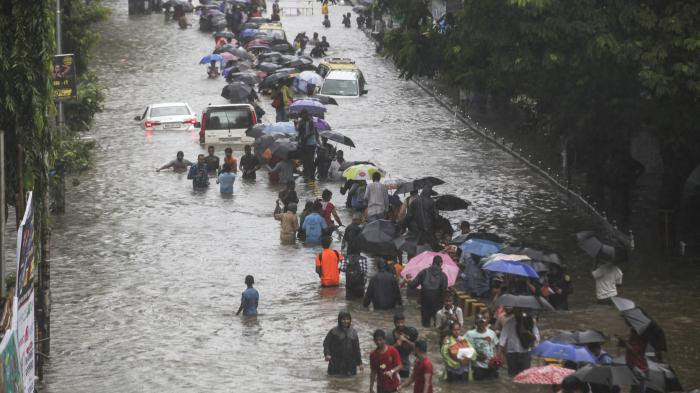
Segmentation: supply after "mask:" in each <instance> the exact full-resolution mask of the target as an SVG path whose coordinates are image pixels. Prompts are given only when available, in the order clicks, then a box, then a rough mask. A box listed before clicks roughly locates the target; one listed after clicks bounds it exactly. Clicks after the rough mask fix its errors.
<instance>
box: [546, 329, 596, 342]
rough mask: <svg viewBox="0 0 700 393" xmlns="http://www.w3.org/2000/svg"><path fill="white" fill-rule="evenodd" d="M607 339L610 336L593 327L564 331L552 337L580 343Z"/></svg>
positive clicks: (554, 339) (559, 340)
mask: <svg viewBox="0 0 700 393" xmlns="http://www.w3.org/2000/svg"><path fill="white" fill-rule="evenodd" d="M607 340H608V337H607V336H606V335H605V334H604V333H603V332H601V331H599V330H593V329H588V330H577V331H573V332H571V331H567V332H562V333H560V334H558V335H556V336H554V338H552V341H556V342H560V343H566V344H578V345H585V344H592V343H602V342H605V341H607Z"/></svg>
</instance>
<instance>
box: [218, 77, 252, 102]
mask: <svg viewBox="0 0 700 393" xmlns="http://www.w3.org/2000/svg"><path fill="white" fill-rule="evenodd" d="M252 91H253V88H252V87H250V86H248V85H246V84H245V83H243V82H232V83H231V84H228V85H226V86H224V88H223V89H222V90H221V96H222V97H224V98H226V99H227V100H230V101H233V102H241V101H247V100H248V97H249V96H250V93H251V92H252Z"/></svg>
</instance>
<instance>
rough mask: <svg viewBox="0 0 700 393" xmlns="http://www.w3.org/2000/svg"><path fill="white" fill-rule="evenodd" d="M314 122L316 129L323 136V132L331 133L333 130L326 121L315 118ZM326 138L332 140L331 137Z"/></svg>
mask: <svg viewBox="0 0 700 393" xmlns="http://www.w3.org/2000/svg"><path fill="white" fill-rule="evenodd" d="M313 122H314V127H316V129H317V130H319V131H321V134H323V131H330V130H331V125H330V124H328V122H327V121H326V120H324V119H321V118H318V117H316V116H314V117H313ZM321 136H323V135H321ZM326 138H328V139H331V138H329V137H326ZM331 140H332V139H331ZM336 142H337V141H336ZM353 147H355V146H354V145H353Z"/></svg>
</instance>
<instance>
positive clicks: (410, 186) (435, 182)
mask: <svg viewBox="0 0 700 393" xmlns="http://www.w3.org/2000/svg"><path fill="white" fill-rule="evenodd" d="M442 184H445V181H444V180H442V179H439V178H437V177H434V176H426V177H421V178H419V179H415V180H413V181H409V182H406V183H403V184H401V186H399V188H397V189H396V192H394V193H395V194H408V193H409V192H411V191H418V190H420V189H422V188H423V187H425V186H427V185H429V186H439V185H442Z"/></svg>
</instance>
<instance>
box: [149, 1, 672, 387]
mask: <svg viewBox="0 0 700 393" xmlns="http://www.w3.org/2000/svg"><path fill="white" fill-rule="evenodd" d="M328 7H329V4H328V1H327V0H324V2H323V4H322V11H323V12H322V14H323V15H324V22H323V23H324V26H325V25H326V24H328V26H326V27H329V26H330V21H329V20H328ZM273 14H274V15H276V18H277V19H279V8H277V9H275V8H274V6H273ZM360 18H362V19H360ZM227 19H228V18H227ZM237 20H238V19H237V18H236V19H235V20H233V21H232V26H231V27H232V28H233V29H232V30H235V26H237V22H236V21H237ZM365 22H366V18H364V17H362V16H358V20H357V23H358V25H360V24H361V23H365ZM343 25H344V26H346V27H350V14H349V13H348V14H347V15H343ZM324 42H326V44H323V43H324ZM309 43H311V44H312V46H313V48H314V49H312V54H313V51H314V50H316V48H318V47H319V46H320V47H321V48H324V47H325V48H326V49H327V48H328V46H327V41H326V39H325V37H322V39H321V40H320V41H319V40H318V34H317V33H314V37H313V39H311V40H310V41H309V40H308V38H306V36H305V34H300V35H298V36H297V39H295V46H296V49H297V50H298V51H299V52H300V53H303V51H304V50H305V48H306V46H307V44H309ZM323 53H325V52H323ZM271 98H272V101H273V102H272V106H273V107H275V109H276V120H277V121H279V122H281V121H287V120H288V119H289V116H288V115H289V114H288V112H287V108H288V105H289V103H290V102H291V101H292V98H293V93H292V91H291V90H290V89H289V86H288V85H287V84H284V83H281V84H279V85H278V86H277V87H276V89H275V90H274V91H273V92H272V95H271ZM294 126H295V129H296V132H297V137H296V142H297V150H296V154H294V155H289V156H287V157H284V158H280V157H274V156H266V155H265V152H264V151H254V150H253V147H252V146H250V145H247V146H245V148H244V151H245V153H244V155H243V156H241V157H240V160H238V159H236V158H235V157H234V156H233V151H232V150H231V149H230V148H227V149H226V150H225V156H224V158H223V162H221V161H220V159H219V157H218V156H216V154H215V148H214V147H213V146H210V147H209V148H208V154H207V155H204V154H200V155H198V157H197V160H196V162H194V163H193V162H190V161H188V160H186V159H184V154H183V153H182V152H177V155H176V158H175V159H174V160H172V161H170V162H169V163H167V164H165V165H163V166H162V167H160V168H158V169H157V170H158V171H161V170H165V169H172V170H173V171H176V172H185V171H188V175H187V177H188V179H191V180H192V185H193V187H194V188H198V189H203V188H207V187H208V186H209V185H210V178H212V177H213V178H215V179H216V183H218V184H219V188H220V192H221V193H224V194H232V193H233V185H234V182H235V180H236V177H237V175H238V173H239V171H240V173H241V177H242V178H243V179H244V180H247V181H255V180H256V178H257V175H256V173H257V171H258V170H261V169H262V168H266V169H267V172H268V176H269V180H270V182H271V183H275V184H280V185H282V186H283V187H284V189H283V190H282V191H280V192H279V194H278V198H277V201H276V208H275V211H274V213H273V218H274V219H275V220H277V221H279V222H280V235H279V237H280V242H281V243H282V244H283V245H292V244H295V243H296V242H303V243H304V244H305V245H307V246H310V247H318V246H320V247H321V251H320V252H319V253H318V254H317V255H316V256H315V261H314V268H313V271H314V272H315V273H316V274H317V275H318V278H319V282H320V285H321V286H322V287H340V286H344V288H345V297H346V299H347V300H348V301H356V302H361V303H362V305H363V306H364V307H367V308H369V307H370V306H371V307H372V308H373V309H374V310H396V312H395V315H394V318H393V323H394V326H393V328H392V329H389V330H386V331H385V330H382V329H377V330H375V331H374V333H373V341H374V344H375V346H376V348H375V349H374V350H373V351H372V352H371V353H370V355H369V363H368V364H369V368H370V386H371V388H370V389H371V390H370V391H371V392H374V391H376V392H380V393H383V392H397V391H399V390H400V389H402V388H405V387H407V386H409V385H413V389H414V392H423V393H425V392H432V391H433V383H434V381H435V380H438V379H440V380H443V381H445V382H446V383H455V384H459V383H470V382H471V381H487V380H496V379H499V378H501V377H502V375H504V374H507V375H508V376H509V377H516V376H518V375H519V374H521V373H523V372H525V371H527V370H528V369H531V368H532V367H531V366H532V364H531V359H532V356H533V355H532V353H533V349H535V348H536V347H538V344H540V343H541V342H542V341H543V337H541V335H540V331H539V329H538V320H539V319H540V318H542V317H543V315H544V314H542V311H541V309H543V308H545V307H538V306H528V305H524V304H522V305H521V304H518V305H513V304H509V303H507V302H504V299H513V298H516V299H517V298H528V299H529V298H532V299H535V301H536V302H537V304H540V305H541V304H548V305H550V304H551V307H552V309H557V310H568V308H569V305H568V296H569V295H571V294H572V292H573V284H572V281H571V277H570V276H569V275H568V274H567V272H566V269H565V266H564V264H563V263H562V262H561V261H560V260H554V259H550V260H545V261H543V262H542V263H540V267H542V266H543V267H542V268H541V269H539V270H538V272H537V273H538V274H537V275H536V277H528V276H523V275H519V274H512V273H508V272H493V271H488V270H487V269H485V263H488V262H489V257H490V255H492V254H496V252H492V253H486V254H483V253H479V252H470V250H469V249H465V248H463V247H462V245H464V244H466V243H467V242H470V241H472V242H473V241H481V240H488V241H491V242H493V243H501V242H502V241H501V239H498V238H497V236H496V235H493V234H484V233H482V232H478V231H477V232H473V231H472V230H471V225H470V223H469V222H467V221H462V222H460V224H459V230H458V231H454V230H453V226H452V224H451V223H450V222H449V220H447V219H446V218H445V217H443V216H441V214H440V208H439V207H437V206H436V198H435V195H436V192H435V191H434V190H433V188H434V186H435V185H438V184H439V183H435V182H431V181H422V182H416V181H414V182H412V187H408V188H407V189H406V191H407V194H408V196H407V197H406V198H404V199H403V200H402V199H401V197H400V194H398V193H393V194H392V193H390V192H389V191H390V188H395V187H394V186H395V185H390V184H387V183H385V182H383V181H382V180H383V174H382V171H381V170H378V169H377V170H376V171H374V172H373V173H372V174H371V176H369V177H368V178H362V179H357V178H344V177H343V173H344V170H345V169H347V168H348V167H350V166H352V165H353V164H365V163H366V164H371V163H370V162H368V161H362V162H346V160H345V157H344V153H343V151H342V150H338V149H337V147H335V146H333V145H332V144H331V143H330V142H329V141H328V139H326V138H322V137H320V135H319V132H318V130H317V129H316V126H315V124H314V122H313V121H312V117H311V116H310V115H309V113H308V112H307V111H305V110H304V111H301V112H300V114H299V116H298V118H296V119H295V123H294ZM188 168H189V169H188ZM298 179H304V180H305V181H306V182H314V183H315V182H316V181H317V180H318V181H323V182H324V184H329V187H330V184H333V183H332V182H337V183H336V184H337V185H339V192H340V194H341V195H344V196H345V203H344V206H345V208H346V209H347V211H348V212H349V214H350V216H351V217H352V222H351V223H348V225H347V227H344V225H343V223H342V220H341V218H340V216H341V214H339V209H338V208H336V205H335V204H334V202H333V195H334V194H333V192H332V191H331V190H330V189H329V188H325V189H323V191H322V192H321V194H320V195H319V197H318V198H314V199H311V200H307V201H304V207H303V209H302V210H301V211H299V208H298V205H299V203H300V200H299V196H298V195H297V193H296V190H295V187H296V184H297V181H298ZM404 195H405V194H404ZM377 223H380V224H381V223H388V224H387V225H390V226H391V227H392V228H395V230H396V235H397V238H398V237H399V235H400V237H401V238H402V239H404V240H405V243H407V244H409V246H408V247H398V246H397V248H396V250H395V251H393V252H377V251H376V250H373V249H370V248H368V247H367V239H366V237H365V236H364V231H365V230H366V229H367V228H370V227H372V226H375V225H377ZM382 225H383V224H382ZM377 226H378V225H377ZM343 227H344V230H342V231H341V228H343ZM455 232H458V233H455ZM335 233H338V235H339V236H340V237H341V238H342V241H341V243H340V245H339V246H338V247H336V248H334V247H333V243H334V239H333V235H334V234H335ZM370 240H371V239H370ZM503 248H504V247H502V246H501V247H500V248H499V250H500V249H503ZM426 253H433V254H435V255H434V256H432V257H431V261H430V262H431V263H430V264H429V266H427V267H425V268H424V269H422V270H420V271H419V272H418V273H417V274H415V276H414V275H412V274H402V273H404V272H403V270H404V269H405V268H406V267H407V266H408V265H409V264H411V261H412V260H413V259H414V258H417V257H420V256H422V255H427V254H426ZM433 254H430V255H433ZM534 259H535V258H528V261H530V262H536V261H535V260H534ZM370 261H372V262H374V263H373V264H372V265H373V266H370ZM447 264H455V265H456V266H457V267H458V268H459V274H458V276H457V279H456V280H453V281H452V282H451V281H450V280H449V279H448V275H447V274H446V272H445V267H444V266H445V265H447ZM532 266H533V268H535V267H536V266H535V264H532ZM371 273H373V274H372V275H371V276H370V274H371ZM343 275H344V280H343V277H342V276H343ZM592 276H593V278H594V280H595V282H596V298H597V299H598V301H599V302H600V303H601V304H605V305H610V306H611V307H614V305H613V304H612V302H613V300H612V299H614V298H616V297H617V295H618V293H617V288H618V287H619V286H620V285H621V284H622V271H621V270H620V268H619V266H618V263H617V261H607V262H605V263H602V264H600V266H598V267H597V268H596V269H595V270H594V271H593V272H592ZM244 282H245V285H246V289H245V291H244V292H243V294H242V295H241V303H240V307H239V309H238V312H237V314H238V313H241V312H242V313H243V315H246V316H255V315H257V306H258V301H259V294H258V292H257V290H256V289H255V288H253V284H254V278H253V276H246V277H245V280H244ZM458 293H466V294H467V295H469V296H471V297H473V298H474V299H478V300H480V301H483V302H484V303H486V304H487V305H488V307H486V308H483V309H480V310H479V312H478V313H475V314H474V315H467V310H463V309H462V308H461V307H460V305H459V302H458V300H459V298H458V297H457V296H458ZM412 298H417V299H418V302H419V304H420V320H421V325H422V327H421V328H422V330H419V329H417V328H415V327H412V326H408V325H407V324H406V316H405V314H404V312H408V310H409V308H406V307H405V306H406V305H407V304H408V303H409V301H410V300H409V299H412ZM628 323H629V322H628ZM653 325H654V326H656V327H655V328H653V329H651V330H650V329H647V330H645V331H643V332H641V333H640V332H639V331H638V330H636V329H635V328H634V326H633V325H632V324H631V323H630V336H629V337H628V338H620V340H619V344H620V345H621V346H622V347H624V348H625V350H626V359H625V360H624V361H623V364H625V365H627V366H628V367H630V369H631V370H633V371H634V372H635V373H637V375H638V378H639V380H640V381H642V380H645V379H644V378H648V375H649V364H650V363H651V361H652V360H653V361H659V362H660V361H661V360H662V359H661V358H662V352H663V351H664V350H665V342H663V339H660V338H659V337H663V331H662V330H661V329H660V328H658V325H655V323H654V324H653ZM433 337H437V340H435V339H434V338H433ZM359 340H360V337H359V336H358V334H357V332H356V331H355V330H354V328H353V327H352V316H351V315H350V313H349V312H346V311H342V312H340V313H339V314H338V320H337V326H335V327H333V328H332V329H331V330H330V331H329V332H328V334H327V335H326V337H325V339H324V340H323V343H322V348H323V355H324V357H325V360H326V361H327V362H328V368H327V372H328V374H329V375H345V376H347V375H355V374H356V373H357V371H358V369H359V370H363V364H364V359H365V358H364V356H363V355H362V351H361V348H360V341H359ZM604 342H605V341H604V340H603V341H596V342H589V343H586V345H585V348H586V350H587V351H590V353H591V354H592V355H593V356H595V363H597V364H611V363H613V359H612V357H611V356H609V355H608V354H607V353H606V352H605V351H604V350H603V343H604ZM433 347H434V348H436V350H435V351H434V352H433V353H438V354H439V363H440V365H441V366H442V367H440V368H434V365H433V361H434V360H435V361H438V359H433V360H431V359H430V356H429V352H428V351H429V348H433ZM647 347H649V348H647ZM648 351H651V352H650V353H647V352H648ZM557 363H558V364H559V365H560V366H561V367H564V368H570V369H573V370H577V369H581V368H582V367H583V365H584V363H583V362H576V361H561V362H557ZM501 368H505V373H504V372H502V371H501ZM556 385H558V387H559V388H560V389H562V390H563V391H566V392H575V391H581V392H583V391H592V392H595V393H598V392H601V393H602V392H613V391H618V390H619V388H618V387H617V386H616V385H614V384H612V385H605V384H599V383H589V381H586V380H583V379H580V378H578V377H577V376H576V374H573V375H572V376H571V377H569V378H568V379H565V380H563V381H561V382H560V383H557V384H556ZM375 387H376V390H375ZM633 389H634V390H635V391H640V392H644V391H646V390H647V389H651V388H650V387H649V385H646V384H645V383H644V382H640V383H638V384H636V385H635V386H634V387H633ZM640 389H641V390H640ZM652 390H653V389H652Z"/></svg>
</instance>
